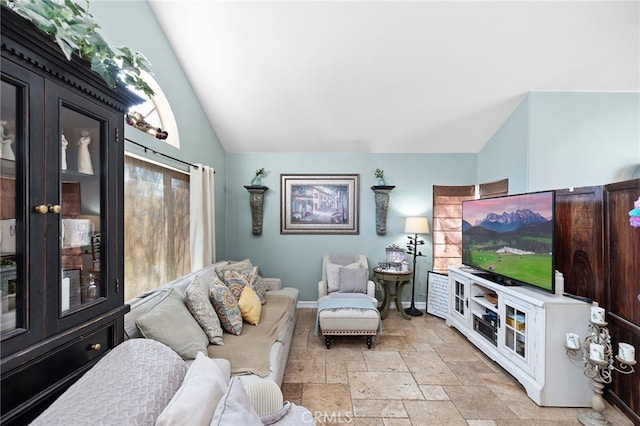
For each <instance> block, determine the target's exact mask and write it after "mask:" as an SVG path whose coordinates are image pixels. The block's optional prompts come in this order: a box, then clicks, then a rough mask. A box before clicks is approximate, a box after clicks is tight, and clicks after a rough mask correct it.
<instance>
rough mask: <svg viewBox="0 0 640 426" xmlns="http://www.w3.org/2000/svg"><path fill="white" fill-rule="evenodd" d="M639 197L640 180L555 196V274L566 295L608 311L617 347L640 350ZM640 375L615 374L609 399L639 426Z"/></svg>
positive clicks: (562, 192)
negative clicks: (635, 222) (632, 218)
mask: <svg viewBox="0 0 640 426" xmlns="http://www.w3.org/2000/svg"><path fill="white" fill-rule="evenodd" d="M638 197H640V179H635V180H630V181H625V182H617V183H612V184H608V185H603V186H593V187H584V188H575V189H571V190H569V189H566V190H565V189H563V190H557V191H556V234H555V239H556V243H555V246H556V250H555V253H556V259H555V262H556V269H557V270H559V271H561V272H563V274H564V282H565V291H566V292H568V293H572V294H576V295H579V296H587V297H590V298H592V299H593V300H596V301H597V302H598V303H599V304H600V306H602V307H603V308H605V309H606V311H607V322H608V323H609V324H608V328H609V332H610V334H611V343H612V347H613V348H617V347H618V343H619V342H627V343H630V344H632V345H634V346H635V347H636V350H638V348H640V299H639V297H640V228H633V227H632V226H631V225H630V223H629V211H630V210H631V209H633V203H634V201H635V200H637V199H638ZM636 367H637V366H636ZM637 370H638V369H637V368H636V373H635V374H630V375H624V374H620V373H618V372H615V371H614V372H613V374H612V378H613V379H612V382H611V384H610V385H608V386H607V389H606V392H605V397H606V398H607V400H608V401H609V402H611V403H613V404H615V405H617V406H618V407H619V408H620V409H621V410H622V411H624V412H625V413H626V414H627V416H628V417H629V418H630V419H632V420H633V422H634V424H636V425H640V414H638V413H640V375H639V374H638V372H637Z"/></svg>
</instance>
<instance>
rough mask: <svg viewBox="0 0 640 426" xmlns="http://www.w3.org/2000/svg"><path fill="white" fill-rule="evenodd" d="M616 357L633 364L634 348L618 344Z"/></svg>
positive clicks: (626, 344)
mask: <svg viewBox="0 0 640 426" xmlns="http://www.w3.org/2000/svg"><path fill="white" fill-rule="evenodd" d="M618 356H619V357H620V358H621V359H623V360H625V361H629V362H634V361H635V360H636V348H634V347H633V346H632V345H630V344H628V343H620V344H618Z"/></svg>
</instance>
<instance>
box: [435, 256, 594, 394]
mask: <svg viewBox="0 0 640 426" xmlns="http://www.w3.org/2000/svg"><path fill="white" fill-rule="evenodd" d="M474 272H480V271H475V270H473V269H471V268H466V267H459V268H449V314H448V316H447V325H448V326H449V327H455V328H457V329H458V330H459V331H460V332H461V333H462V334H464V335H465V336H466V338H467V339H469V341H470V342H471V343H473V344H474V345H475V346H476V347H478V349H480V350H481V351H482V352H484V354H485V355H487V356H488V357H489V358H491V359H492V360H494V361H495V362H497V363H498V364H500V366H502V368H504V369H505V370H506V371H508V372H509V373H510V374H511V375H512V376H513V377H515V378H516V379H517V380H518V382H520V384H522V386H523V387H524V388H525V390H526V392H527V395H528V396H529V398H531V399H532V400H533V401H535V403H536V404H538V405H541V406H556V407H589V406H591V397H592V396H593V393H592V391H591V385H590V381H589V379H588V378H587V377H586V376H585V375H584V373H583V363H581V362H575V361H572V360H571V359H569V357H568V356H567V355H566V353H565V347H564V343H565V333H568V332H574V333H579V334H580V335H581V336H584V335H585V333H586V329H587V324H588V323H589V315H590V307H591V305H590V304H589V303H585V302H582V301H578V300H575V299H571V298H568V297H564V296H562V295H553V294H550V293H545V292H543V291H541V290H537V289H533V288H530V287H527V286H515V287H513V286H503V285H500V284H496V283H495V282H492V281H490V280H488V279H486V278H483V277H482V276H481V275H476V274H474Z"/></svg>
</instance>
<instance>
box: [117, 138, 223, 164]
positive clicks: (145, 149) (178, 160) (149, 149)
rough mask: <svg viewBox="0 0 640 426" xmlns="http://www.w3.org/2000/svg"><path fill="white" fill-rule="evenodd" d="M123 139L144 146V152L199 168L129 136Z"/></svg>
mask: <svg viewBox="0 0 640 426" xmlns="http://www.w3.org/2000/svg"><path fill="white" fill-rule="evenodd" d="M124 140H125V141H127V142H131V143H132V144H134V145H138V146H139V147H141V148H144V152H147V151H151V152H152V153H153V154H156V155H160V156H162V157H166V158H168V159H170V160H173V161H177V162H178V163H182V164H186V165H187V166H191V167H195V168H196V169H199V168H200V167H199V166H197V165H195V164H191V163H189V162H187V161H183V160H180V159H179V158H175V157H172V156H170V155H167V154H163V153H162V152H158V151H156V150H155V149H151V148H149V147H147V146H144V145H142V144H141V143H138V142H136V141H132V140H131V139H129V138H124ZM214 173H215V172H214Z"/></svg>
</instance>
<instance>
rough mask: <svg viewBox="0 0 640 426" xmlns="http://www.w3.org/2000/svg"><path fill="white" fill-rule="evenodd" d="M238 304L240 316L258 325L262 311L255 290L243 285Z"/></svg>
mask: <svg viewBox="0 0 640 426" xmlns="http://www.w3.org/2000/svg"><path fill="white" fill-rule="evenodd" d="M238 306H239V307H240V312H241V313H242V318H244V320H245V321H246V322H248V323H249V324H253V325H258V323H259V322H260V314H261V313H262V302H260V298H259V297H258V295H257V294H256V292H255V291H254V290H253V289H252V288H251V287H249V286H244V287H243V289H242V293H241V294H240V299H239V300H238Z"/></svg>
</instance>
